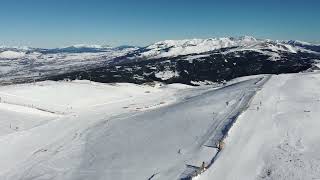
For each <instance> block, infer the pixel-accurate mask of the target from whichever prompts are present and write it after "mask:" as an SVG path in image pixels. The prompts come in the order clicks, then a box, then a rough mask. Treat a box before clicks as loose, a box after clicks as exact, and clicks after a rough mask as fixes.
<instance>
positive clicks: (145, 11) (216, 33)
mask: <svg viewBox="0 0 320 180" xmlns="http://www.w3.org/2000/svg"><path fill="white" fill-rule="evenodd" d="M0 17H1V20H2V25H3V27H1V29H0V45H7V46H30V47H41V48H55V47H63V46H69V45H73V44H107V45H110V46H119V45H135V46H147V45H149V44H152V43H154V42H157V41H162V40H167V39H174V40H175V39H192V38H212V37H234V36H236V37H237V36H243V35H248V36H253V37H256V38H261V39H273V40H301V41H307V42H311V43H319V42H320V34H319V32H320V24H319V23H317V22H316V21H315V19H317V17H320V2H319V1H315V0H306V1H303V2H302V1H298V0H295V1H281V2H279V1H276V0H269V1H263V2H262V1H259V2H257V1H253V0H246V1H242V2H239V1H228V2H221V1H215V0H211V1H210V0H199V1H191V0H186V1H182V0H172V1H169V0H163V1H159V2H152V1H148V0H137V1H130V0H118V1H116V0H106V1H103V0H92V1H85V0H77V1H76V0H68V1H63V0H55V1H43V0H32V1H24V0H11V1H2V5H1V7H0Z"/></svg>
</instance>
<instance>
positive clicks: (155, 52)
mask: <svg viewBox="0 0 320 180" xmlns="http://www.w3.org/2000/svg"><path fill="white" fill-rule="evenodd" d="M269 46H275V44H274V41H271V40H260V39H256V38H254V37H252V36H241V37H222V38H210V39H185V40H165V41H160V42H157V43H155V44H152V45H150V46H148V47H146V51H145V52H143V53H142V54H141V55H142V57H171V56H172V57H175V56H179V55H188V54H198V53H204V52H208V51H213V50H217V49H221V48H231V47H239V48H252V49H261V48H270V47H269ZM271 48H272V49H273V50H282V49H284V50H285V49H290V50H292V49H291V48H290V47H286V48H282V49H281V48H280V49H279V48H278V47H271ZM292 52H295V51H292Z"/></svg>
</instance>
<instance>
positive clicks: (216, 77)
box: [42, 49, 319, 85]
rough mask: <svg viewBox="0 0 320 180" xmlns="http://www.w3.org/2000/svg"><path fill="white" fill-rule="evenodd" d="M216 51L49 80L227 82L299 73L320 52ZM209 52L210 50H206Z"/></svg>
mask: <svg viewBox="0 0 320 180" xmlns="http://www.w3.org/2000/svg"><path fill="white" fill-rule="evenodd" d="M222 51H224V49H222V50H219V51H212V52H210V54H209V55H208V56H206V57H199V58H195V59H193V60H186V58H187V57H190V55H187V56H178V57H170V58H157V59H141V58H132V56H130V55H129V56H130V58H128V57H121V58H118V59H115V60H114V61H113V62H112V63H108V64H105V65H104V66H101V67H97V68H93V69H88V70H78V71H74V72H69V73H65V74H59V75H54V76H50V77H45V78H43V79H42V80H44V79H49V80H64V79H70V80H74V79H80V80H81V79H86V80H92V81H96V82H102V83H114V82H129V83H137V84H142V83H146V82H152V81H160V82H164V83H184V84H191V85H192V82H193V81H212V82H223V81H227V80H230V79H233V78H236V77H241V76H248V75H257V74H282V73H297V72H302V71H305V70H307V69H309V68H311V67H312V64H313V61H314V59H317V58H319V55H317V54H312V53H304V52H298V53H288V52H283V53H280V58H278V59H276V60H272V59H270V56H269V55H266V54H262V53H259V52H256V51H240V52H232V53H226V54H224V53H221V52H222ZM206 54H208V53H206ZM163 71H171V72H174V73H175V74H178V75H177V76H173V77H170V78H161V77H159V76H157V75H156V74H157V73H158V72H163Z"/></svg>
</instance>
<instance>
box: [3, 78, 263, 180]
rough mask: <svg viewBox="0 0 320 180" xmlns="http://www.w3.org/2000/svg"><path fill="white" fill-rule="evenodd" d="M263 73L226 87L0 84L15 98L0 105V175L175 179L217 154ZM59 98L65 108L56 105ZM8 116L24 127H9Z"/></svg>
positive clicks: (5, 96) (5, 94) (7, 97)
mask: <svg viewBox="0 0 320 180" xmlns="http://www.w3.org/2000/svg"><path fill="white" fill-rule="evenodd" d="M262 79H265V76H257V77H256V78H252V79H250V78H248V79H246V80H243V81H242V80H235V81H234V83H230V84H228V85H226V86H221V87H212V86H206V87H191V86H186V85H181V84H173V85H169V86H166V85H161V84H156V85H155V86H147V85H134V84H101V83H94V82H89V81H73V82H51V81H46V82H41V83H32V84H22V85H11V86H3V87H0V92H1V94H0V96H1V97H2V102H1V105H2V106H5V107H7V106H8V107H9V106H11V107H10V108H7V109H5V108H3V109H2V110H0V113H1V116H0V117H4V116H2V115H5V116H6V118H4V121H5V122H6V123H5V125H4V128H3V129H2V128H0V130H1V131H2V132H1V134H2V136H0V147H1V148H0V159H1V161H0V179H8V180H11V179H12V180H16V179H24V180H27V179H69V180H79V179H97V180H99V179H106V177H107V178H108V179H109V178H110V179H129V178H130V179H133V180H134V179H148V178H150V177H153V178H154V179H157V178H158V179H177V178H178V177H181V175H182V174H183V172H185V171H186V170H188V169H186V167H187V166H186V165H187V164H189V165H194V166H200V164H199V163H201V162H207V163H209V162H210V161H211V159H212V158H214V156H215V154H216V153H217V148H216V147H214V146H215V145H216V144H217V141H218V140H219V138H222V136H223V130H224V129H226V127H227V126H229V124H230V123H232V121H233V119H230V118H228V117H229V116H233V114H234V113H237V111H240V110H241V109H242V108H244V107H245V106H246V104H247V101H249V100H250V97H251V96H252V95H254V92H255V90H256V89H257V88H258V87H259V86H260V82H261V81H262ZM10 98H11V99H10ZM8 100H10V102H11V104H10V103H7V101H8ZM227 101H228V102H229V103H228V105H226V102H227ZM12 104H13V105H12ZM30 104H32V106H30ZM38 106H41V108H37V107H38ZM56 106H58V107H61V108H62V109H60V110H63V108H65V112H66V113H64V114H58V113H55V111H54V110H55V109H54V107H56ZM70 106H72V110H70V111H69V110H68V108H66V107H70ZM9 109H11V110H9ZM16 109H17V110H16ZM31 109H34V111H32V112H31V113H29V111H31ZM12 110H14V111H15V112H14V111H12ZM10 112H14V113H10ZM46 112H47V113H49V114H50V116H49V114H43V113H46ZM25 114H28V116H24V115H25ZM30 116H32V117H34V118H32V117H30ZM21 117H23V118H21ZM19 118H21V119H19ZM14 119H16V120H14ZM30 119H33V121H30ZM18 120H19V121H18ZM29 121H30V122H29ZM22 122H23V123H24V124H23V125H22V124H21V123H22ZM10 124H13V125H12V126H19V127H20V126H21V129H20V128H18V129H17V130H15V129H14V130H12V131H9V130H8V126H9V127H10ZM209 145H211V146H209Z"/></svg>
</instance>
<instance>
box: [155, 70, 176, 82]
mask: <svg viewBox="0 0 320 180" xmlns="http://www.w3.org/2000/svg"><path fill="white" fill-rule="evenodd" d="M155 76H156V77H157V78H160V79H162V80H168V79H171V78H174V77H178V76H179V74H178V72H177V71H172V70H164V71H160V72H157V73H156V74H155Z"/></svg>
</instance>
